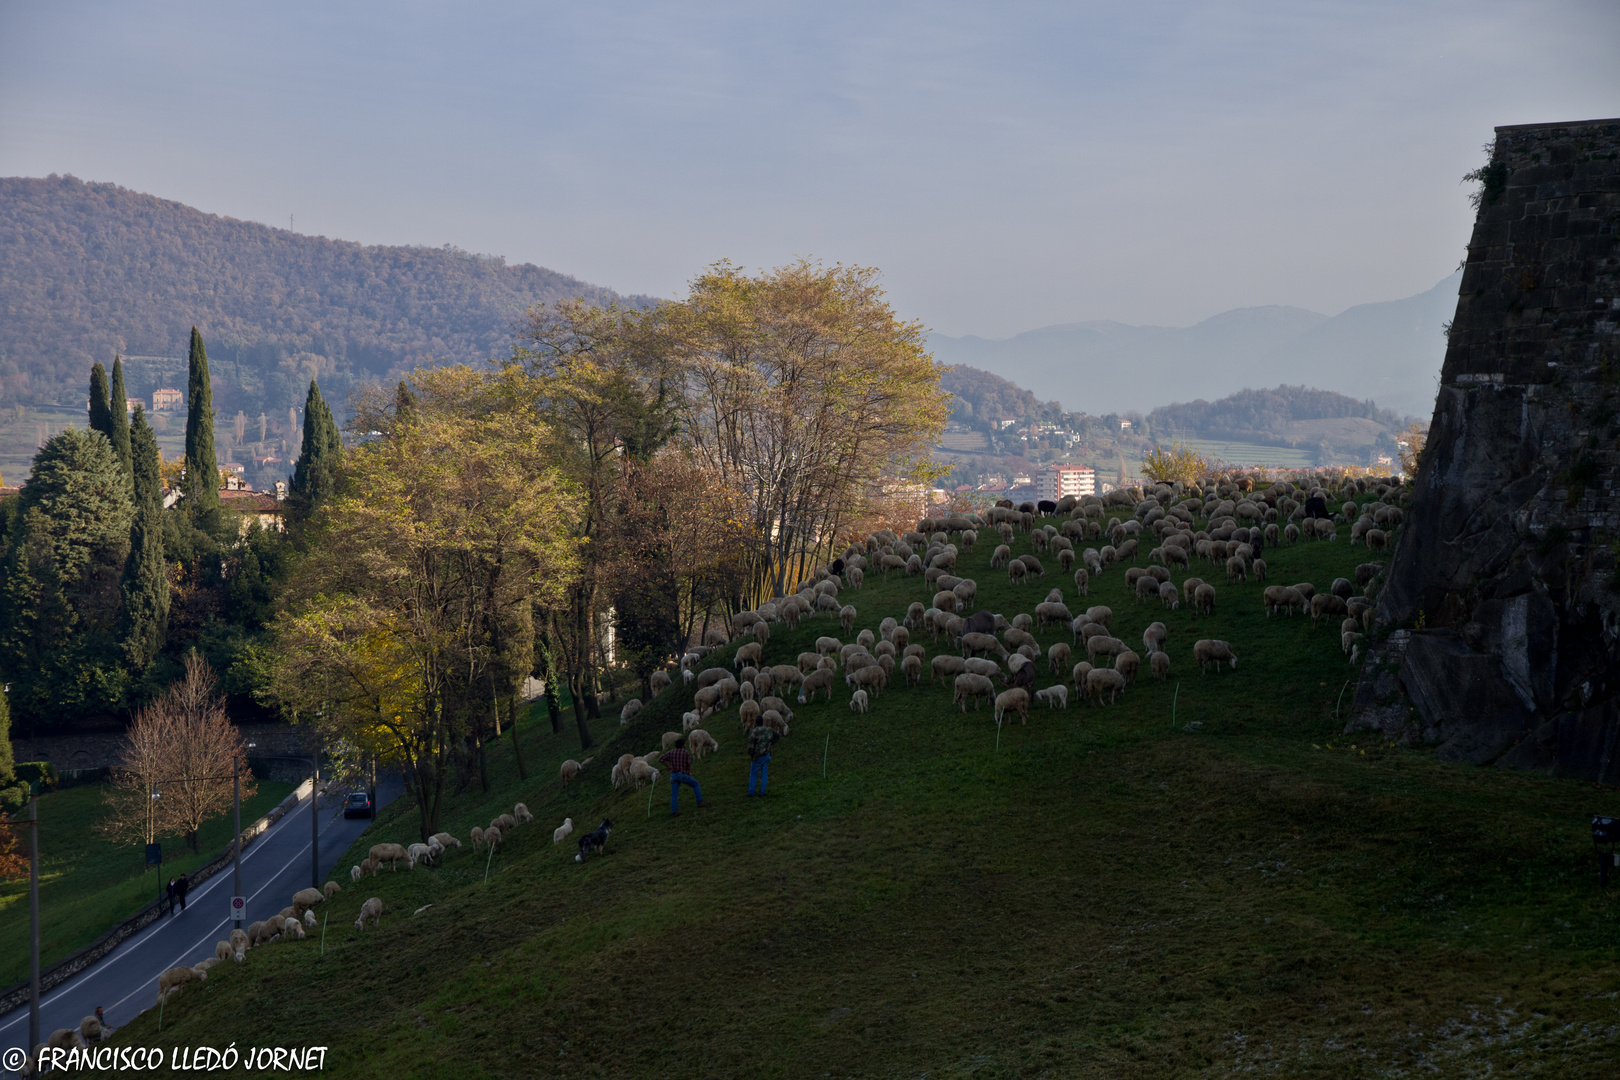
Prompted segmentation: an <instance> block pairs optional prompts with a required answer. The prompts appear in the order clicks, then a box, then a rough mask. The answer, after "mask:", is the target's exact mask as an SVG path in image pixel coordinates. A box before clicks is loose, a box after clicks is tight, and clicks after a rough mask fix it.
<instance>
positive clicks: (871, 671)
mask: <svg viewBox="0 0 1620 1080" xmlns="http://www.w3.org/2000/svg"><path fill="white" fill-rule="evenodd" d="M888 684H889V673H888V672H887V671H884V670H883V668H882V666H881V665H876V666H872V667H863V668H861V669H860V670H858V671H851V672H850V673H849V674H848V675H845V676H844V685H846V686H848V687H850V688H851V689H854V688H856V687H860V688H863V689H865V690H867V691H869V692H870V693H871V695H872V696H873V697H879V696H881V695H882V694H883V689H884V687H886V686H888ZM828 694H829V697H828V700H829V701H830V700H832V698H831V696H830V695H831V691H828Z"/></svg>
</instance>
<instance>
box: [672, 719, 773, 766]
mask: <svg viewBox="0 0 1620 1080" xmlns="http://www.w3.org/2000/svg"><path fill="white" fill-rule="evenodd" d="M784 707H785V706H784ZM686 746H687V749H689V750H691V751H692V757H693V758H694V759H696V760H698V761H702V760H703V756H704V755H705V754H708V753H710V752H714V753H718V752H719V750H720V744H719V743H718V742H716V741H715V738H714V736H713V735H710V734H709V733H708V732H707V731H704V730H703V729H702V728H694V729H693V731H692V734H691V735H690V736H688V737H687V740H686Z"/></svg>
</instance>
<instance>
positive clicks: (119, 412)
mask: <svg viewBox="0 0 1620 1080" xmlns="http://www.w3.org/2000/svg"><path fill="white" fill-rule="evenodd" d="M107 405H108V408H109V411H111V413H112V430H111V431H110V432H108V433H107V438H109V439H111V440H112V444H113V450H114V451H116V452H117V454H118V460H119V461H122V462H123V463H124V472H126V473H130V472H131V465H130V462H131V458H130V450H129V398H128V396H127V395H126V394H125V393H124V361H123V359H122V358H121V357H118V356H114V357H113V369H112V396H111V398H109V399H108V402H107Z"/></svg>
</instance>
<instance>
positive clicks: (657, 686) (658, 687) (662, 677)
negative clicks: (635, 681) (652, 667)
mask: <svg viewBox="0 0 1620 1080" xmlns="http://www.w3.org/2000/svg"><path fill="white" fill-rule="evenodd" d="M647 682H648V683H649V684H650V685H651V686H652V692H653V694H655V695H657V694H661V693H663V692H664V691H665V690H666V689H668V688H669V683H670V678H669V672H667V671H663V670H659V671H655V672H653V673H652V677H651V678H649V679H648V680H647Z"/></svg>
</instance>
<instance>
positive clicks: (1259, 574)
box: [1249, 559, 1266, 581]
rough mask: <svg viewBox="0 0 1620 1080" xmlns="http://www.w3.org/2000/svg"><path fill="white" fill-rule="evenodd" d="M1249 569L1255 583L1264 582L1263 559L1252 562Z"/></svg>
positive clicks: (1264, 567)
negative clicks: (1252, 572) (1251, 571)
mask: <svg viewBox="0 0 1620 1080" xmlns="http://www.w3.org/2000/svg"><path fill="white" fill-rule="evenodd" d="M1249 569H1251V570H1253V571H1254V580H1256V581H1264V580H1266V560H1264V559H1256V560H1254V562H1253V563H1252V564H1251V565H1250V567H1249Z"/></svg>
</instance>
